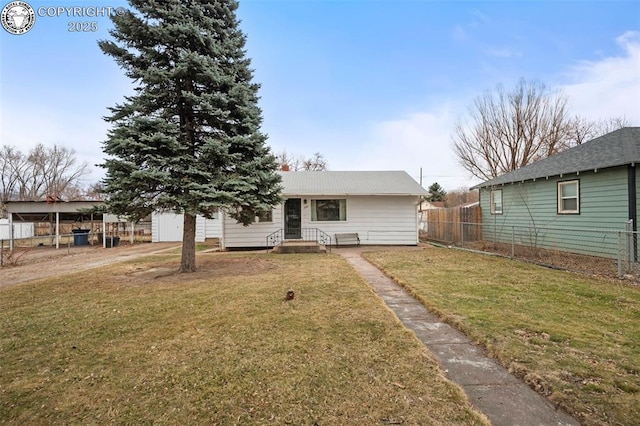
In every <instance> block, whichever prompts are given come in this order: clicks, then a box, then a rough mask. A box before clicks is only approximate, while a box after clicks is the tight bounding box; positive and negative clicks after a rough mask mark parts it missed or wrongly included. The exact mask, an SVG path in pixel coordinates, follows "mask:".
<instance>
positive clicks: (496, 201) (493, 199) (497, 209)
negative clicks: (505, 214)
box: [489, 189, 502, 214]
mask: <svg viewBox="0 0 640 426" xmlns="http://www.w3.org/2000/svg"><path fill="white" fill-rule="evenodd" d="M489 202H490V203H491V209H490V210H491V214H502V189H495V190H493V191H491V196H490V197H489Z"/></svg>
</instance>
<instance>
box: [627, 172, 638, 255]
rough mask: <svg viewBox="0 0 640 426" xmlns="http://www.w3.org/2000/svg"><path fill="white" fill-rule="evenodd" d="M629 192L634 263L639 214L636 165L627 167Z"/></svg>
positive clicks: (636, 253) (636, 250) (636, 251)
mask: <svg viewBox="0 0 640 426" xmlns="http://www.w3.org/2000/svg"><path fill="white" fill-rule="evenodd" d="M627 191H628V194H629V195H628V199H629V219H630V220H631V226H632V227H633V228H632V229H633V261H634V262H637V261H638V235H637V233H636V232H637V231H638V212H637V208H636V205H637V204H636V203H637V199H636V168H635V164H629V165H628V166H627Z"/></svg>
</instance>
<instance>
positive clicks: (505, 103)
mask: <svg viewBox="0 0 640 426" xmlns="http://www.w3.org/2000/svg"><path fill="white" fill-rule="evenodd" d="M469 116H470V122H468V123H458V124H456V126H455V128H454V132H453V134H452V139H453V143H454V151H455V153H456V155H457V157H458V160H459V162H460V164H461V165H462V167H464V168H465V169H466V170H467V171H468V172H469V173H471V174H472V175H473V176H475V177H478V178H480V179H491V178H494V177H496V176H499V175H501V174H504V173H507V172H510V171H512V170H515V169H518V168H520V167H523V166H526V165H527V164H529V163H532V162H534V161H537V160H540V159H542V158H545V157H548V156H550V155H553V154H556V153H558V152H560V151H563V150H565V149H567V148H571V147H573V146H575V145H578V144H581V143H583V142H586V141H588V140H591V139H593V138H595V137H597V136H600V135H603V134H605V133H608V132H610V131H612V130H615V129H617V128H620V127H624V126H626V125H628V123H627V121H626V120H625V119H624V118H614V119H609V120H606V121H599V122H592V121H589V120H586V119H584V118H581V117H571V116H569V114H568V112H567V98H566V97H565V96H564V95H562V94H561V93H559V92H552V91H549V90H548V89H547V88H546V87H545V85H544V84H543V83H541V82H538V81H531V82H527V81H525V80H520V81H519V82H518V84H517V85H516V87H515V88H514V89H513V90H511V91H509V92H506V91H505V90H504V88H503V87H502V86H498V87H497V88H496V90H495V92H486V93H485V94H484V95H482V96H480V97H478V98H476V99H475V100H474V103H473V105H472V106H471V107H470V108H469Z"/></svg>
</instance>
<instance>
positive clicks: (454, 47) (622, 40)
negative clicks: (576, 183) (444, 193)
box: [0, 0, 640, 190]
mask: <svg viewBox="0 0 640 426" xmlns="http://www.w3.org/2000/svg"><path fill="white" fill-rule="evenodd" d="M6 3H7V2H1V3H0V6H4V4H6ZM28 3H29V4H30V5H31V6H32V7H33V8H34V9H36V10H37V8H38V7H41V6H44V7H57V6H79V5H80V6H86V5H93V6H96V7H108V6H110V7H113V8H115V7H119V6H126V2H123V1H104V2H103V1H100V2H98V1H86V0H85V1H81V0H78V1H75V2H69V1H51V2H44V1H29V2H28ZM238 15H239V18H240V19H241V20H242V23H241V27H242V30H243V31H244V32H245V33H246V35H247V46H246V47H247V54H248V56H249V57H250V58H251V59H252V67H253V68H254V70H255V81H256V82H258V83H260V84H261V85H262V88H261V91H260V95H261V101H260V106H261V107H262V109H263V115H264V124H263V131H265V132H266V133H267V134H268V135H269V144H270V145H271V147H272V149H273V150H274V151H275V152H280V151H282V150H285V149H286V150H287V151H288V152H289V153H291V154H294V155H304V156H310V155H311V154H313V153H314V152H320V153H322V154H324V156H325V157H326V158H327V160H328V162H329V168H330V169H333V170H406V171H407V172H408V173H409V174H410V175H411V176H413V177H414V178H415V179H416V180H418V179H419V174H420V168H422V169H423V183H424V186H425V187H426V186H428V185H430V184H431V183H433V182H436V181H437V182H439V183H440V184H441V185H442V186H443V187H444V188H445V189H447V190H453V189H456V188H460V187H468V186H471V185H472V184H474V183H476V182H477V180H474V179H472V178H471V177H470V176H469V175H468V174H467V173H466V172H465V171H464V170H463V169H462V168H461V167H460V166H459V165H458V164H457V161H456V159H455V157H454V155H453V150H452V147H451V145H452V142H451V136H450V135H451V132H452V129H453V126H454V125H455V123H456V122H457V121H459V120H464V118H465V116H466V113H467V108H468V106H469V105H470V104H471V103H472V101H473V99H474V98H475V97H477V96H480V95H482V93H484V92H485V91H487V90H492V89H494V88H495V87H496V85H497V84H502V85H503V86H505V87H506V88H510V87H512V86H513V85H515V83H516V82H517V81H518V80H519V79H520V78H525V79H527V80H531V79H538V80H540V81H542V82H544V83H545V84H546V85H547V86H548V87H550V88H552V89H554V90H555V89H557V90H562V91H563V93H564V94H565V95H567V96H568V98H569V107H570V110H571V112H572V113H575V114H580V115H582V116H585V117H587V118H590V119H604V118H608V117H613V116H625V117H626V118H627V120H628V121H630V122H631V123H632V125H636V126H640V2H639V1H637V0H634V1H559V2H558V1H554V2H552V1H528V2H527V1H525V2H516V1H514V2H506V1H490V2H481V1H447V2H445V1H418V0H412V1H404V0H397V1H364V0H360V1H341V0H331V1H320V0H317V1H302V0H297V1H285V0H282V1H279V0H272V1H262V0H260V1H259V0H244V1H241V2H240V7H239V10H238ZM74 21H85V22H87V21H95V22H97V27H98V31H96V32H85V33H77V32H76V33H74V32H69V31H68V29H69V25H70V24H69V23H70V22H74ZM110 26H111V25H110V21H109V20H108V19H107V18H90V17H79V18H72V17H67V16H53V17H52V16H36V23H35V25H34V27H33V29H31V31H29V32H28V33H26V34H24V35H19V36H16V35H11V34H9V33H7V32H5V31H4V30H2V29H0V32H1V34H0V119H1V121H0V141H1V143H2V144H3V145H5V144H6V145H12V146H17V147H19V148H20V149H22V150H23V151H28V149H29V148H31V147H33V146H35V145H36V144H37V143H43V144H45V145H52V144H60V145H64V146H68V147H71V148H73V149H75V151H76V154H77V157H78V159H79V160H82V161H87V162H88V163H89V164H91V165H92V169H93V172H92V174H91V176H89V178H88V181H97V180H98V179H99V178H100V177H101V175H102V173H103V172H102V169H100V168H97V167H93V165H94V164H96V163H100V162H102V159H103V155H102V147H101V142H102V141H103V140H104V139H105V136H106V131H107V129H108V127H107V124H106V123H104V121H103V120H102V117H103V116H105V115H107V114H108V110H107V108H108V107H109V106H113V105H114V104H115V103H117V102H119V101H121V100H122V98H123V96H125V95H126V94H129V93H130V90H131V84H130V82H129V81H128V80H127V79H126V78H125V77H124V76H123V73H122V71H121V70H120V69H119V68H118V67H117V65H116V64H115V63H114V62H113V60H112V59H111V58H109V57H107V56H105V55H103V54H102V52H101V51H100V50H99V49H98V47H97V44H96V41H97V40H99V39H104V38H108V34H107V30H108V29H109V28H110Z"/></svg>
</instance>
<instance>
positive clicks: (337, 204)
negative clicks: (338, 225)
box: [311, 200, 347, 222]
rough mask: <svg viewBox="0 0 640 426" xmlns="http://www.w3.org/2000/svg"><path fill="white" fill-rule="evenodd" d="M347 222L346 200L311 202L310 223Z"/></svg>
mask: <svg viewBox="0 0 640 426" xmlns="http://www.w3.org/2000/svg"><path fill="white" fill-rule="evenodd" d="M345 220H347V200H311V221H312V222H329V221H345Z"/></svg>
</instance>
